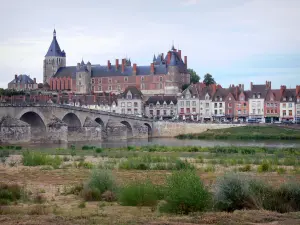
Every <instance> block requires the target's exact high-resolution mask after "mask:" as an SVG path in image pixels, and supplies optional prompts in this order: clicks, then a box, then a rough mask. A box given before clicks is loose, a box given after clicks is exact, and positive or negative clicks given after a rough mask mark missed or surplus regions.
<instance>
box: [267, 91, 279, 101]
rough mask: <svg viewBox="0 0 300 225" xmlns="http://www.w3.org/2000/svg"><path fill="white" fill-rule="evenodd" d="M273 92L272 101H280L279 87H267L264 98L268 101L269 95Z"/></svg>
mask: <svg viewBox="0 0 300 225" xmlns="http://www.w3.org/2000/svg"><path fill="white" fill-rule="evenodd" d="M272 93H273V94H274V96H275V97H274V101H280V99H281V95H280V89H269V90H268V91H267V94H266V98H265V100H266V101H270V96H271V94H272Z"/></svg>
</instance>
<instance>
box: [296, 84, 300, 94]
mask: <svg viewBox="0 0 300 225" xmlns="http://www.w3.org/2000/svg"><path fill="white" fill-rule="evenodd" d="M299 94H300V85H297V86H296V95H299Z"/></svg>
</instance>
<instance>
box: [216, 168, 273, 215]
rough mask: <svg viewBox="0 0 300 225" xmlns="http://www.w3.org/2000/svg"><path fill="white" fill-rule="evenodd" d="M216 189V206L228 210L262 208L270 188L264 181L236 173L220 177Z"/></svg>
mask: <svg viewBox="0 0 300 225" xmlns="http://www.w3.org/2000/svg"><path fill="white" fill-rule="evenodd" d="M214 189H215V190H214V202H215V206H216V208H217V209H220V210H224V211H228V212H232V211H234V210H241V209H259V208H262V205H263V200H264V198H265V197H266V196H267V193H268V190H269V188H268V186H267V185H265V184H263V183H262V182H260V181H257V180H255V179H248V178H247V177H244V176H241V175H240V174H236V173H230V174H225V175H224V176H223V177H220V178H218V179H217V182H216V184H215V188H214Z"/></svg>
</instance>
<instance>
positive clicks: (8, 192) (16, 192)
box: [0, 183, 22, 206]
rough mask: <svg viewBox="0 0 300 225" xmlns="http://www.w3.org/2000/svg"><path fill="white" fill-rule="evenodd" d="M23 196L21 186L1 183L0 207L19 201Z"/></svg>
mask: <svg viewBox="0 0 300 225" xmlns="http://www.w3.org/2000/svg"><path fill="white" fill-rule="evenodd" d="M21 194H22V188H21V187H20V186H19V185H17V184H5V183H0V206H1V205H8V204H10V203H11V202H15V201H17V200H19V199H20V198H21Z"/></svg>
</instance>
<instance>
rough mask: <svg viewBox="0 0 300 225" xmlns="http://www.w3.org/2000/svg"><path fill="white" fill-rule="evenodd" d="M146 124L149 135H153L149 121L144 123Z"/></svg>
mask: <svg viewBox="0 0 300 225" xmlns="http://www.w3.org/2000/svg"><path fill="white" fill-rule="evenodd" d="M144 125H145V126H146V127H147V128H148V137H152V127H151V125H150V124H149V123H144Z"/></svg>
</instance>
